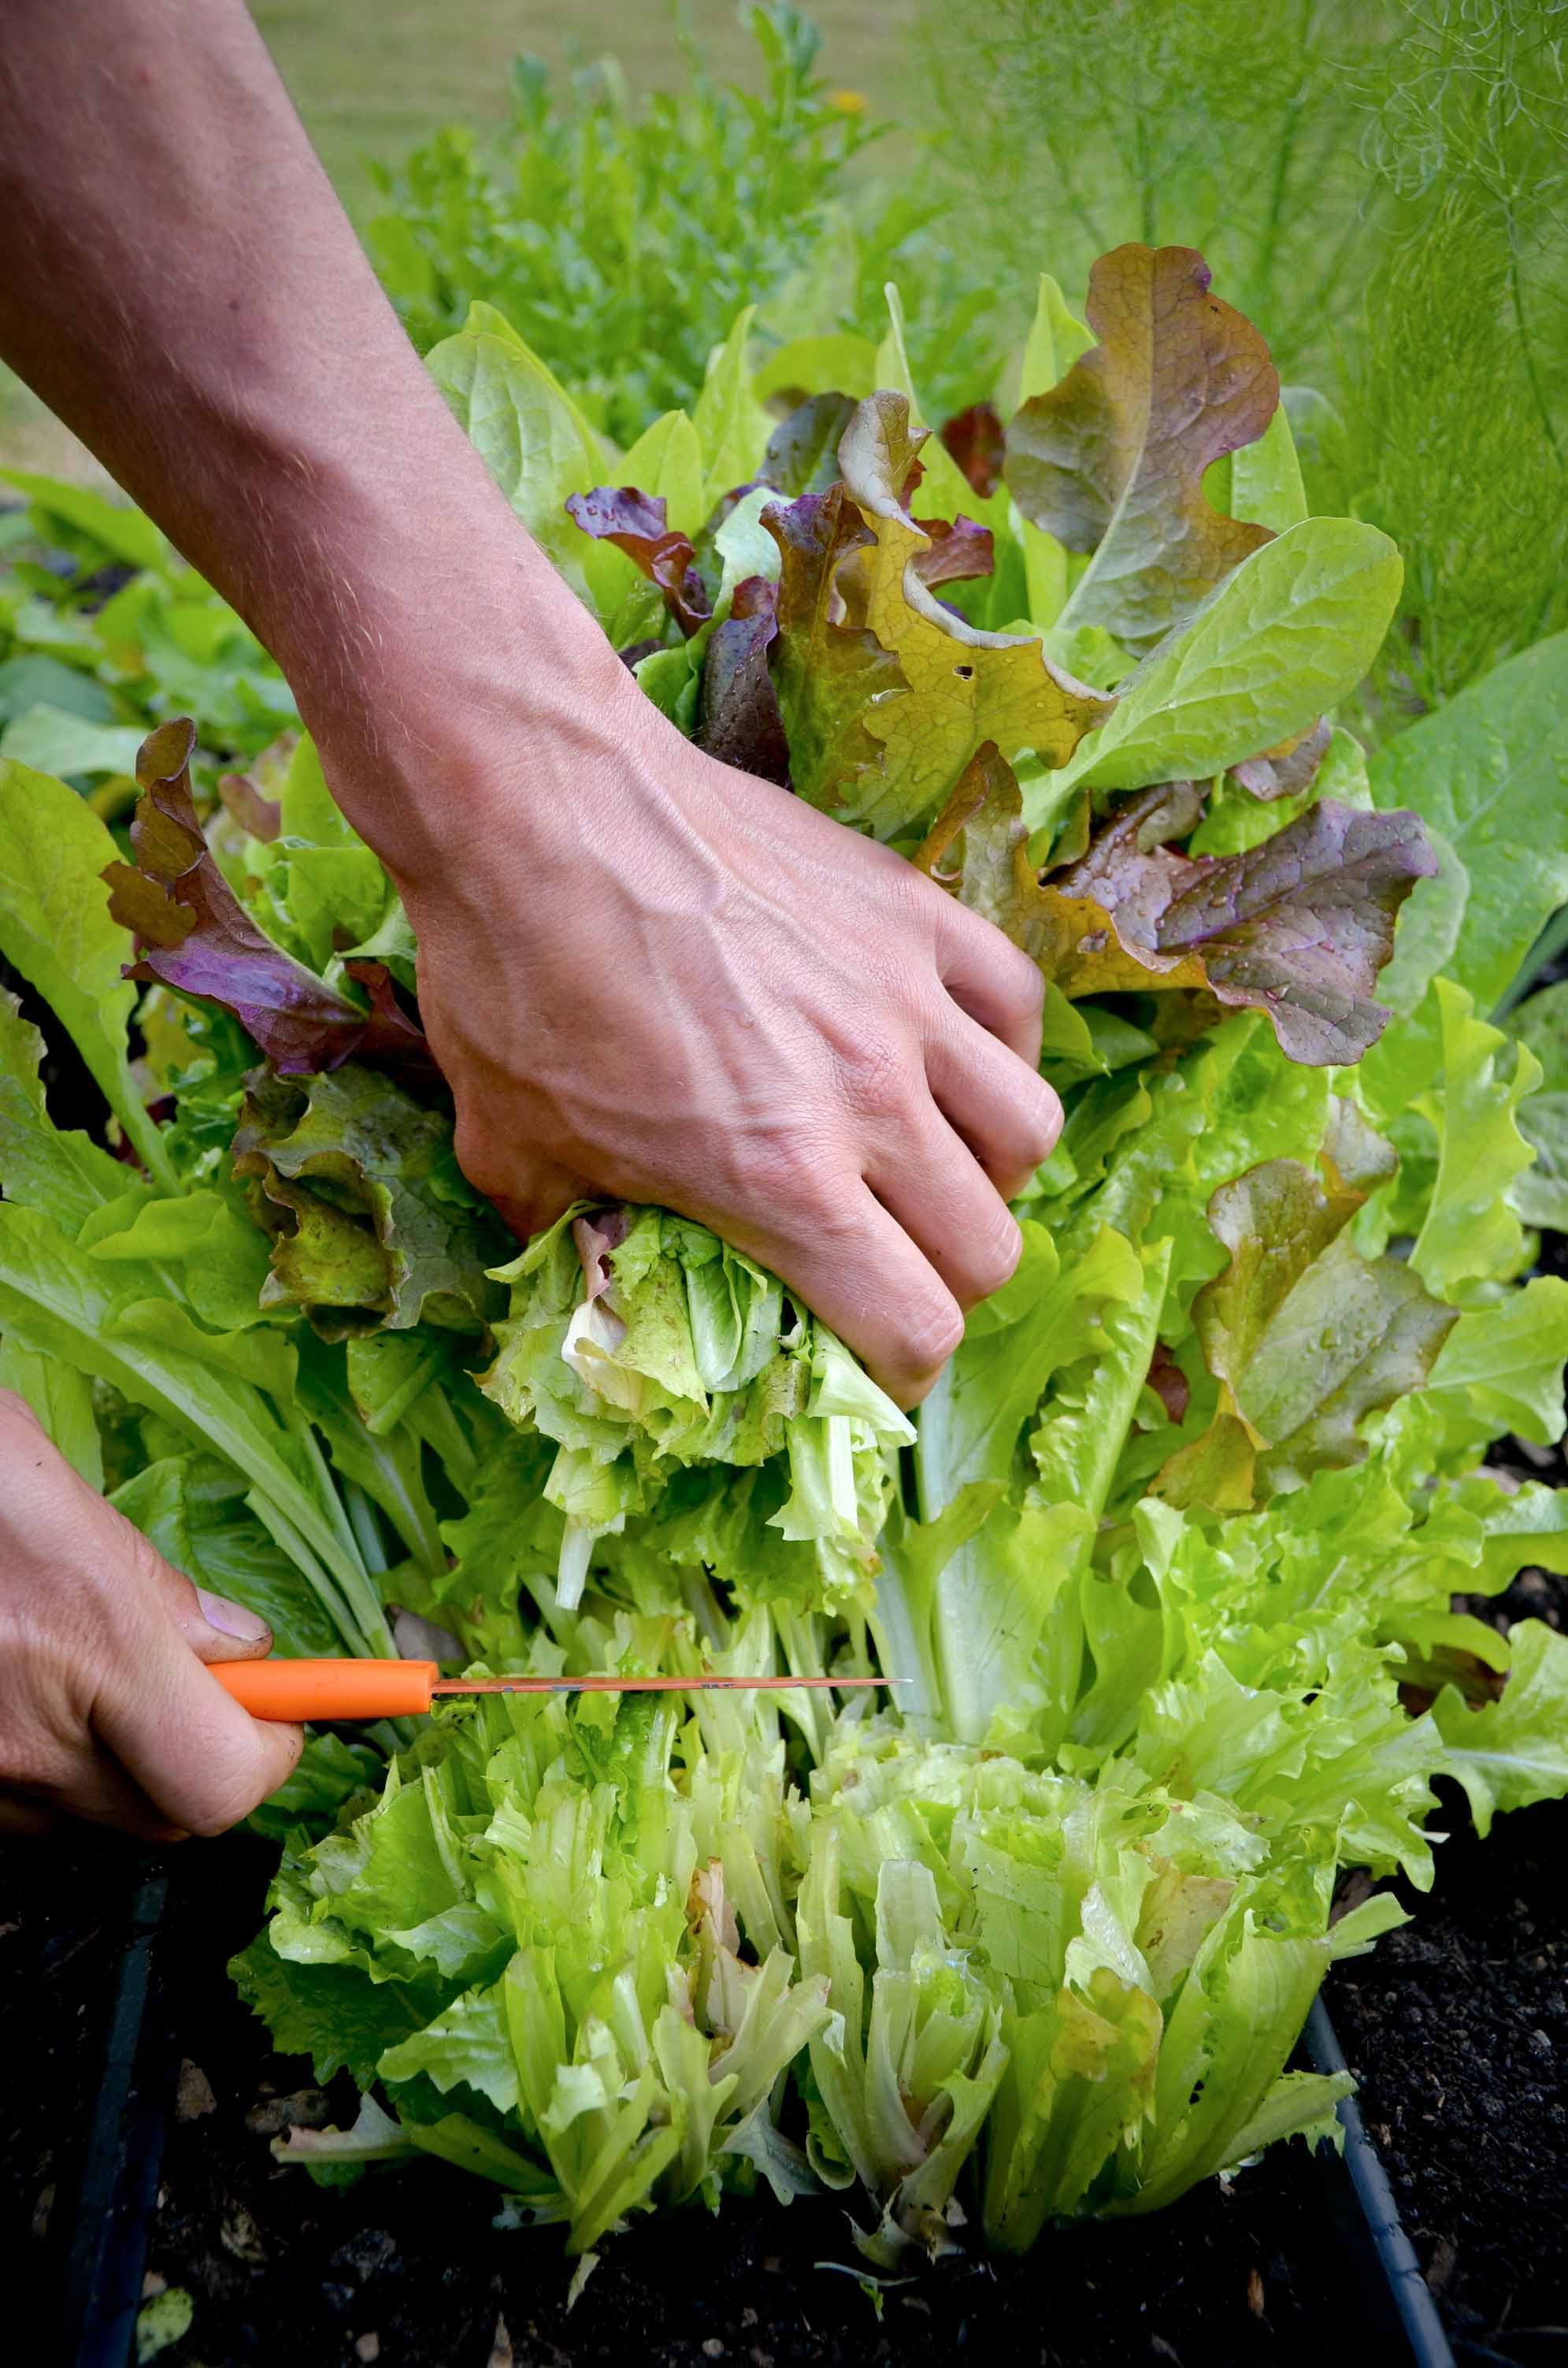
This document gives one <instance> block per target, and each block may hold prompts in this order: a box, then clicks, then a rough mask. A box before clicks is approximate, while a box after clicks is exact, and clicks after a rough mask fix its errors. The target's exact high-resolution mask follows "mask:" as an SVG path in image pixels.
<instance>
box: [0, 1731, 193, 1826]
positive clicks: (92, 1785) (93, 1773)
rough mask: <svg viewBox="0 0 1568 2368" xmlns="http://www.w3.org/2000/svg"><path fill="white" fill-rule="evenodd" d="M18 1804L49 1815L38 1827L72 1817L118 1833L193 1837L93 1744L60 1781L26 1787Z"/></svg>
mask: <svg viewBox="0 0 1568 2368" xmlns="http://www.w3.org/2000/svg"><path fill="white" fill-rule="evenodd" d="M17 1806H18V1807H20V1808H23V1809H30V1810H31V1812H32V1813H33V1815H34V1816H37V1817H39V1818H40V1819H41V1820H42V1821H43V1823H42V1824H40V1825H39V1826H37V1827H34V1828H33V1830H35V1831H38V1832H42V1831H45V1830H47V1829H48V1828H49V1827H51V1826H56V1825H63V1824H65V1823H66V1822H67V1821H69V1822H71V1823H73V1824H82V1823H85V1824H88V1825H94V1826H109V1827H113V1828H114V1830H115V1831H116V1832H117V1833H122V1834H131V1835H132V1836H133V1837H134V1838H135V1839H137V1840H138V1841H144V1842H179V1841H185V1840H187V1839H188V1836H187V1833H186V1830H185V1828H184V1827H182V1826H176V1825H171V1823H170V1822H169V1820H168V1818H167V1817H166V1816H165V1815H164V1813H163V1811H162V1810H161V1809H160V1808H159V1807H158V1806H157V1804H155V1803H154V1802H153V1801H150V1800H149V1799H148V1798H147V1795H146V1793H144V1792H142V1788H141V1786H140V1785H139V1784H135V1783H133V1782H131V1778H130V1777H129V1776H128V1775H127V1774H126V1773H125V1770H123V1769H122V1768H119V1767H117V1766H116V1764H115V1762H114V1761H113V1760H112V1759H110V1758H109V1757H108V1753H107V1752H105V1751H102V1750H91V1749H88V1750H85V1751H83V1752H81V1753H78V1754H76V1755H74V1759H73V1762H72V1765H71V1767H70V1768H69V1770H64V1771H62V1775H61V1777H60V1780H59V1782H54V1783H48V1782H40V1783H39V1784H37V1785H35V1786H32V1787H30V1788H28V1787H23V1788H21V1789H20V1790H19V1792H18V1794H17Z"/></svg>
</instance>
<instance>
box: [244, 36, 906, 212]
mask: <svg viewBox="0 0 1568 2368" xmlns="http://www.w3.org/2000/svg"><path fill="white" fill-rule="evenodd" d="M918 9H919V0H882V5H881V6H880V7H878V8H875V9H871V8H868V7H865V6H858V5H857V0H806V13H807V14H808V15H810V16H811V17H813V18H814V19H815V21H816V22H817V24H818V25H819V26H820V27H821V28H822V32H823V51H822V63H823V66H824V70H825V72H826V73H827V74H828V76H829V78H830V79H831V80H832V81H833V82H834V83H835V84H841V85H847V86H848V87H849V88H851V89H854V90H858V91H862V92H864V94H865V95H866V97H867V98H868V99H869V102H870V104H871V107H872V108H873V110H874V111H875V112H876V113H879V114H887V113H892V112H894V111H896V109H897V107H898V105H899V103H900V100H901V99H902V97H903V93H904V92H905V91H906V90H907V89H908V87H909V83H910V79H911V77H912V67H911V63H910V60H911V57H912V53H913V48H914V38H913V37H914V27H915V19H916V16H917V14H918ZM681 13H682V16H683V17H684V19H685V21H686V22H687V24H688V25H689V26H690V28H691V29H692V31H693V32H694V33H695V35H696V36H697V39H698V40H699V44H700V47H701V51H702V54H703V57H704V58H705V60H706V61H707V63H708V64H709V66H710V69H711V70H712V71H713V72H714V73H715V74H722V75H728V76H733V77H735V78H737V79H740V80H743V81H755V79H756V66H757V52H756V44H755V42H754V41H753V40H752V39H751V37H750V35H749V34H748V33H746V32H745V31H744V29H743V28H742V25H741V22H740V18H739V13H738V11H737V9H736V7H735V6H734V5H733V0H687V6H685V7H684V8H683V10H682V12H681ZM252 14H253V16H254V17H255V18H256V23H257V24H258V25H259V27H260V28H261V30H262V33H263V35H264V36H265V37H266V40H267V46H268V47H269V49H270V50H271V51H272V54H273V56H274V58H275V59H276V60H277V62H278V69H279V71H280V73H281V74H282V76H283V79H284V81H285V82H286V83H287V84H288V85H289V89H290V95H291V96H292V97H293V100H294V104H295V106H296V107H297V108H299V110H300V113H301V117H302V118H303V120H304V123H305V128H306V130H307V131H309V132H310V134H311V137H312V140H313V141H314V142H315V144H316V147H317V149H318V150H319V152H320V154H321V156H322V159H323V162H324V164H325V165H326V168H327V171H328V172H329V173H330V174H331V175H332V177H333V180H334V181H335V184H336V186H337V189H338V191H339V194H340V195H341V196H342V198H343V199H344V202H345V204H346V205H347V208H348V211H349V212H350V213H352V214H356V215H362V214H363V213H364V212H365V211H367V209H368V208H369V207H370V206H371V205H372V204H373V202H374V199H375V194H376V193H375V190H374V188H373V185H372V184H371V181H370V178H369V174H368V173H367V172H366V170H365V163H364V160H365V158H366V157H367V156H370V157H373V158H375V159H376V160H377V161H378V162H381V163H391V162H392V161H393V160H394V159H396V158H398V157H400V156H402V155H403V154H404V153H405V152H406V151H407V150H408V149H409V148H410V147H412V146H413V144H414V142H415V141H416V140H420V139H423V138H424V137H425V136H426V134H427V133H428V132H430V131H433V130H434V129H435V128H436V127H437V125H438V124H442V123H472V124H476V125H484V124H488V123H494V122H495V121H496V120H498V119H499V118H500V116H502V115H503V114H504V113H505V111H506V93H507V74H508V69H509V67H510V65H511V62H512V60H513V59H514V58H515V57H516V56H517V54H518V53H519V51H525V50H530V51H534V52H535V53H536V54H537V55H538V56H540V57H541V58H543V59H544V60H545V61H546V63H548V64H550V65H551V66H552V67H555V68H557V69H570V68H571V67H572V66H573V65H577V64H585V63H589V62H590V61H591V60H592V59H594V58H596V57H599V56H602V55H603V54H604V53H605V52H606V51H610V52H612V53H613V54H614V55H615V56H616V57H618V58H619V60H620V62H621V63H622V64H623V65H624V67H625V69H626V73H627V77H628V79H629V81H630V82H631V86H632V88H633V90H643V89H649V88H669V87H672V86H674V85H676V84H678V83H679V82H681V81H682V80H684V78H685V64H684V61H683V59H682V57H681V54H680V51H679V50H678V49H677V47H676V39H675V35H674V32H673V29H672V14H671V11H670V9H669V8H668V7H667V6H662V5H660V0H652V5H644V6H642V7H638V8H628V7H625V6H619V7H618V6H614V5H613V0H575V5H573V6H561V5H560V0H446V5H441V6H437V5H433V0H252Z"/></svg>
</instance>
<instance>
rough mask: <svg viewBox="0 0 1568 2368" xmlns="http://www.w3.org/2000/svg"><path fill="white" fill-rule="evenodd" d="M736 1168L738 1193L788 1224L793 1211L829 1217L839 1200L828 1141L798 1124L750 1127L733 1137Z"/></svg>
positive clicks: (731, 1156)
mask: <svg viewBox="0 0 1568 2368" xmlns="http://www.w3.org/2000/svg"><path fill="white" fill-rule="evenodd" d="M729 1164H730V1171H731V1176H732V1179H733V1187H734V1190H735V1191H736V1193H737V1194H738V1195H739V1196H740V1197H741V1198H743V1199H744V1200H745V1201H754V1202H756V1203H757V1204H758V1205H759V1206H761V1207H764V1208H766V1209H767V1212H768V1213H769V1216H770V1217H772V1218H777V1219H778V1220H779V1221H780V1222H781V1223H782V1224H788V1220H789V1218H790V1213H791V1212H795V1211H798V1212H800V1213H801V1215H804V1216H809V1217H810V1218H811V1219H812V1223H813V1224H815V1223H816V1222H817V1221H818V1219H819V1217H820V1219H821V1220H822V1222H824V1223H825V1222H827V1221H828V1220H829V1219H830V1217H831V1214H832V1212H833V1209H834V1205H835V1192H834V1185H833V1182H832V1180H831V1176H830V1164H829V1161H828V1157H827V1155H826V1151H825V1147H824V1144H822V1143H821V1141H820V1140H819V1139H817V1138H815V1137H813V1136H812V1135H808V1134H805V1133H801V1132H799V1131H798V1130H797V1129H795V1128H792V1127H781V1126H774V1125H769V1126H758V1127H750V1128H747V1129H746V1130H745V1131H744V1133H739V1134H737V1135H736V1136H735V1137H734V1138H733V1141H732V1143H731V1145H730V1152H729Z"/></svg>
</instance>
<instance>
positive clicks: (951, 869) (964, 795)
mask: <svg viewBox="0 0 1568 2368" xmlns="http://www.w3.org/2000/svg"><path fill="white" fill-rule="evenodd" d="M915 869H916V870H917V871H924V872H926V874H927V875H928V876H929V877H930V878H931V879H933V880H935V881H937V882H938V884H939V885H940V886H942V887H944V888H947V889H949V890H950V891H951V893H952V894H954V895H955V896H956V897H957V898H958V901H959V903H960V905H968V907H969V909H970V911H971V913H978V914H980V916H982V918H983V919H984V920H987V921H991V922H993V923H994V925H995V927H996V928H999V929H1001V930H1003V931H1004V932H1005V933H1006V936H1008V937H1009V938H1011V939H1012V940H1013V943H1014V944H1015V945H1016V946H1021V947H1022V948H1023V951H1025V953H1027V954H1029V955H1031V956H1032V957H1033V958H1034V960H1035V961H1037V962H1038V961H1039V960H1040V956H1041V953H1042V952H1043V951H1044V950H1045V949H1046V947H1047V946H1048V945H1049V944H1050V942H1051V934H1050V932H1051V905H1050V903H1049V902H1048V900H1047V897H1046V894H1045V892H1044V891H1043V890H1042V889H1041V887H1040V882H1039V880H1038V878H1037V877H1036V875H1035V871H1034V867H1033V865H1032V864H1031V863H1030V861H1029V860H1028V829H1027V828H1026V826H1025V824H1024V819H1023V798H1022V795H1021V793H1020V791H1019V789H1018V783H1017V776H1016V775H1015V774H1014V772H1013V769H1012V767H1011V766H1010V765H1007V764H1005V763H1004V762H1003V760H1002V758H1001V757H1000V756H999V755H998V754H997V751H996V746H995V744H994V742H993V741H990V740H988V741H986V743H985V745H984V746H983V747H982V748H979V749H977V750H976V751H975V754H974V756H973V757H971V760H970V762H969V763H968V764H967V765H966V766H965V768H964V769H963V772H962V774H961V775H960V780H959V784H958V787H957V788H956V789H955V790H954V791H953V794H952V796H951V797H950V798H949V800H948V803H947V804H946V805H945V806H944V807H943V809H942V811H941V813H940V814H938V815H937V819H936V821H935V822H934V823H933V824H932V825H931V828H930V830H929V831H928V832H927V834H926V838H925V841H924V843H923V844H922V846H921V847H920V848H918V849H917V851H916V853H915Z"/></svg>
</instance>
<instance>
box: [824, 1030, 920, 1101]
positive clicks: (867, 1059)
mask: <svg viewBox="0 0 1568 2368" xmlns="http://www.w3.org/2000/svg"><path fill="white" fill-rule="evenodd" d="M838 1068H839V1075H840V1076H841V1078H842V1080H843V1084H844V1089H845V1095H846V1099H847V1100H848V1102H849V1104H850V1107H851V1108H852V1109H853V1110H858V1111H865V1112H877V1113H881V1112H883V1111H886V1110H892V1109H896V1108H897V1107H898V1106H899V1105H900V1104H901V1103H902V1102H903V1100H904V1099H905V1090H904V1089H905V1080H906V1077H907V1075H908V1070H909V1058H908V1052H907V1048H906V1047H905V1046H904V1045H903V1044H901V1043H899V1042H896V1040H895V1039H894V1038H893V1037H892V1036H882V1035H878V1034H877V1033H875V1032H874V1031H872V1030H868V1031H867V1032H865V1033H864V1034H861V1035H857V1036H855V1037H852V1038H850V1039H849V1040H848V1041H847V1042H845V1043H843V1044H841V1045H840V1046H839V1048H838Z"/></svg>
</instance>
